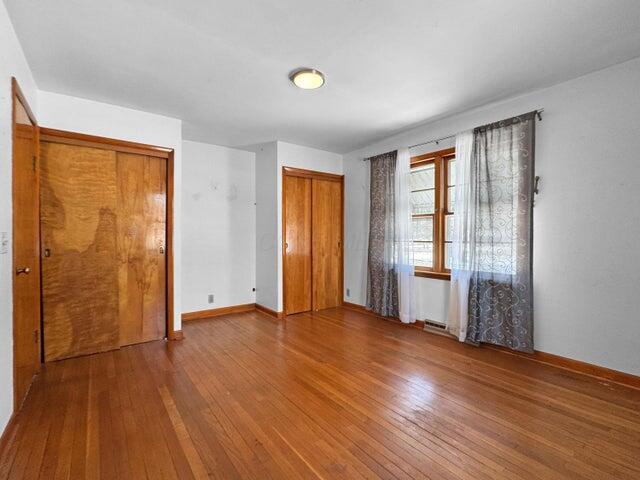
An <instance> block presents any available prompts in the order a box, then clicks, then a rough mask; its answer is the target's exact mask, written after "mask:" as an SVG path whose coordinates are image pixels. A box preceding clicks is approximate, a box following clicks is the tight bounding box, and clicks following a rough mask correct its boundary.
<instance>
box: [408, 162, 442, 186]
mask: <svg viewBox="0 0 640 480" xmlns="http://www.w3.org/2000/svg"><path fill="white" fill-rule="evenodd" d="M435 168H436V167H435V165H434V164H433V163H429V164H427V165H424V166H422V167H416V168H413V169H411V190H424V189H425V188H434V187H435V186H436V185H435V178H436V177H435V171H436V170H435Z"/></svg>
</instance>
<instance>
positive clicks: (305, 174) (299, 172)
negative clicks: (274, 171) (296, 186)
mask: <svg viewBox="0 0 640 480" xmlns="http://www.w3.org/2000/svg"><path fill="white" fill-rule="evenodd" d="M282 175H287V176H289V177H302V178H317V179H319V180H333V181H334V182H344V175H337V174H335V173H326V172H317V171H315V170H305V169H303V168H294V167H282Z"/></svg>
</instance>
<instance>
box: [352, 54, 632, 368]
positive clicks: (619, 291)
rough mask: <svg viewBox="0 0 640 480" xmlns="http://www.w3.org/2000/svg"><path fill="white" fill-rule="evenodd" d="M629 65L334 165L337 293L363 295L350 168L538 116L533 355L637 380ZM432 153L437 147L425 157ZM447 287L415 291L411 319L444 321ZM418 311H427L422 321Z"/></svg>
mask: <svg viewBox="0 0 640 480" xmlns="http://www.w3.org/2000/svg"><path fill="white" fill-rule="evenodd" d="M638 85H640V59H635V60H632V61H629V62H626V63H623V64H620V65H617V66H614V67H610V68H607V69H604V70H601V71H598V72H595V73H592V74H589V75H586V76H584V77H581V78H578V79H575V80H571V81H569V82H566V83H562V84H559V85H556V86H553V87H550V88H547V89H544V90H540V91H536V92H533V93H530V94H527V95H524V96H520V97H517V98H514V99H511V100H508V101H504V102H500V103H495V104H492V105H489V106H486V107H483V108H480V109H476V110H472V111H469V112H467V113H463V114H460V115H456V116H453V117H450V118H447V119H443V120H440V121H438V122H434V123H431V124H427V125H424V126H421V127H418V128H415V129H412V130H409V131H406V132H403V133H401V134H398V135H396V136H394V137H391V138H389V139H386V140H384V141H381V142H377V143H375V144H373V145H371V146H369V147H367V148H364V149H361V150H358V151H356V152H351V153H349V154H347V155H345V172H346V175H347V183H346V185H347V188H346V197H347V204H346V222H345V224H346V232H347V239H348V243H347V246H348V248H347V250H346V251H345V288H350V289H351V297H350V299H348V300H350V301H352V302H355V303H359V304H363V303H364V301H365V298H366V296H365V289H366V276H365V275H366V270H364V265H365V262H366V245H365V246H364V247H363V240H364V239H365V237H366V235H367V233H366V232H367V215H368V212H367V209H366V203H367V201H366V199H365V198H364V197H365V196H366V194H367V193H366V188H364V186H365V185H366V175H367V171H366V169H367V165H366V164H365V162H362V161H361V159H362V158H364V157H367V156H370V155H373V154H376V153H381V152H385V151H389V150H392V149H395V148H397V147H398V146H406V145H412V144H415V143H418V142H420V141H425V140H428V139H432V138H437V137H440V136H444V135H448V134H451V133H454V132H458V131H461V130H465V129H468V128H472V127H475V126H478V125H482V124H485V123H489V122H493V121H496V120H500V119H503V118H507V117H510V116H513V115H517V114H520V113H524V112H527V111H531V110H534V109H536V108H544V109H545V111H544V113H543V121H542V122H539V123H538V124H537V141H536V172H537V174H538V175H540V176H541V182H540V190H541V192H540V195H538V197H537V198H536V206H535V210H534V300H535V347H536V349H537V350H540V351H544V352H549V353H554V354H557V355H562V356H565V357H569V358H573V359H577V360H581V361H585V362H589V363H593V364H596V365H601V366H604V367H608V368H613V369H616V370H621V371H624V372H629V373H632V374H635V375H640V317H639V315H638V311H639V305H638V301H639V299H638V293H639V292H640V248H638V239H639V238H640V215H638V212H639V211H640V88H638ZM437 148H442V145H440V146H437V147H434V148H433V149H437ZM437 282H440V284H439V285H443V284H445V283H446V282H442V281H440V280H426V279H421V280H420V283H421V285H420V287H419V304H420V309H421V313H422V314H423V315H425V316H426V317H427V318H429V317H428V315H434V316H436V315H442V316H441V317H440V318H435V317H434V318H432V319H433V320H443V319H444V318H445V312H446V308H445V307H446V303H447V298H446V287H437V286H434V285H437ZM426 309H431V310H432V311H431V313H425V312H427V310H426Z"/></svg>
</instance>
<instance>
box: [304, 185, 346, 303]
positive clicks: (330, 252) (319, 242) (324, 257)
mask: <svg viewBox="0 0 640 480" xmlns="http://www.w3.org/2000/svg"><path fill="white" fill-rule="evenodd" d="M312 189H313V199H312V202H311V203H312V205H313V213H312V218H313V225H312V231H313V246H312V251H313V260H312V263H313V309H314V310H322V309H324V308H332V307H337V306H340V305H342V183H341V182H338V181H334V180H321V179H316V178H314V179H313V186H312Z"/></svg>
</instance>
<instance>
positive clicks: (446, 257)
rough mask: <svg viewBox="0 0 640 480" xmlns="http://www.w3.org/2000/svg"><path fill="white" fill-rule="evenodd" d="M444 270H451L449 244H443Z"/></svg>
mask: <svg viewBox="0 0 640 480" xmlns="http://www.w3.org/2000/svg"><path fill="white" fill-rule="evenodd" d="M444 268H446V269H447V270H451V244H450V243H445V244H444Z"/></svg>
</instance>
